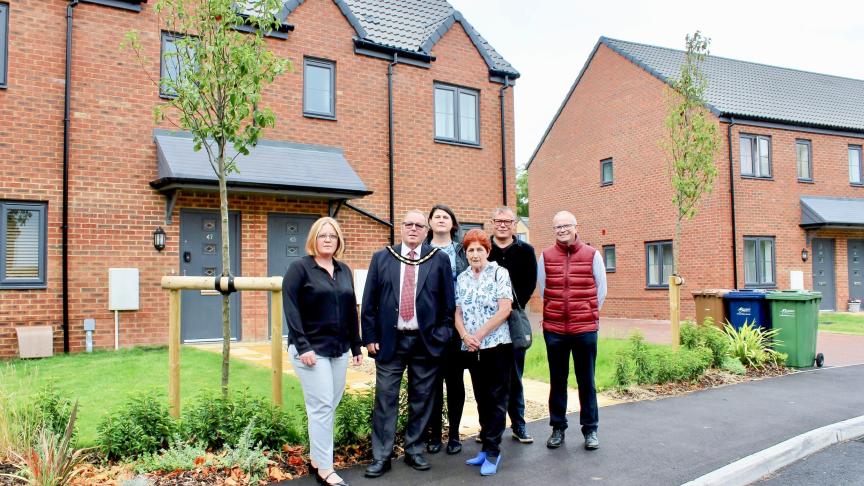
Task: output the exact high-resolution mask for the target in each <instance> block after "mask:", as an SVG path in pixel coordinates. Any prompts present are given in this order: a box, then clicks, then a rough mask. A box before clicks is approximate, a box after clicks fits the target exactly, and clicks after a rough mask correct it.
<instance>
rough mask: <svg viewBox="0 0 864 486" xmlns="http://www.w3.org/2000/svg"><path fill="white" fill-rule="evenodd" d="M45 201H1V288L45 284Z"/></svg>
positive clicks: (35, 286)
mask: <svg viewBox="0 0 864 486" xmlns="http://www.w3.org/2000/svg"><path fill="white" fill-rule="evenodd" d="M45 209H46V205H45V204H44V203H30V202H19V201H0V288H18V289H21V288H44V287H45V282H46V280H45V258H46V256H45V255H46V243H45V240H46V237H45V235H46V228H47V225H46V222H45Z"/></svg>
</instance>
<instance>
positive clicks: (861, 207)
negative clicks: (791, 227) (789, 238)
mask: <svg viewBox="0 0 864 486" xmlns="http://www.w3.org/2000/svg"><path fill="white" fill-rule="evenodd" d="M799 226H801V227H802V228H804V229H819V228H864V199H861V198H852V197H812V196H807V197H801V224H800V225H799Z"/></svg>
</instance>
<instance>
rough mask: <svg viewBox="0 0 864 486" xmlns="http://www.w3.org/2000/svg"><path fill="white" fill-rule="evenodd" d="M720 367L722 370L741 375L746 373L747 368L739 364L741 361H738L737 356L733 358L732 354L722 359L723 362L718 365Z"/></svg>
mask: <svg viewBox="0 0 864 486" xmlns="http://www.w3.org/2000/svg"><path fill="white" fill-rule="evenodd" d="M720 369H722V370H723V371H728V372H729V373H732V374H733V375H739V376H743V375H746V374H747V368H745V367H744V365H743V364H741V361H739V360H738V358H734V357H732V356H726V358H725V359H723V363H722V364H721V365H720Z"/></svg>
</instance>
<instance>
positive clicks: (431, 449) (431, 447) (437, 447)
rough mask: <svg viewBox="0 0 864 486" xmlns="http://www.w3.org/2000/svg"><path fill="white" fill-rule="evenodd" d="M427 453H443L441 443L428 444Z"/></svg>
mask: <svg viewBox="0 0 864 486" xmlns="http://www.w3.org/2000/svg"><path fill="white" fill-rule="evenodd" d="M426 452H428V453H429V454H438V453H439V452H441V442H440V441H439V442H430V443H428V444H426Z"/></svg>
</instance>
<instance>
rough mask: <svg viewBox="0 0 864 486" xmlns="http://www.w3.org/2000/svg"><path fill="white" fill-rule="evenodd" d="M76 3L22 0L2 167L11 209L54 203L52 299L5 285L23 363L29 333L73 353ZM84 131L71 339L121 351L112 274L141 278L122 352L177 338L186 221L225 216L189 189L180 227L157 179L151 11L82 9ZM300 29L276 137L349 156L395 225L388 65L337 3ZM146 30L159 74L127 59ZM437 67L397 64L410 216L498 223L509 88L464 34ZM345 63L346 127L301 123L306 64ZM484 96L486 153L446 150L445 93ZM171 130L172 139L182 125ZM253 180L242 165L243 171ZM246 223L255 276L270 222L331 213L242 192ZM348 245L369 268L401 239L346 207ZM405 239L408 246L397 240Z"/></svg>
mask: <svg viewBox="0 0 864 486" xmlns="http://www.w3.org/2000/svg"><path fill="white" fill-rule="evenodd" d="M65 7H66V2H64V1H62V0H50V1H43V0H12V1H11V2H10V24H9V25H10V49H9V88H8V89H5V90H0V150H2V151H3V153H4V154H7V153H8V154H10V160H13V161H14V163H13V164H9V163H7V164H2V165H0V199H12V200H38V201H47V202H48V217H49V221H48V225H49V250H48V253H49V255H48V289H47V290H23V291H11V290H0V357H2V356H11V355H13V354H15V353H17V345H16V344H15V334H14V326H18V325H31V324H38V323H47V324H51V325H54V326H55V329H56V330H55V350H57V351H59V350H61V349H62V347H61V342H62V340H61V339H62V334H61V331H60V328H59V326H60V325H61V323H62V307H61V302H62V301H61V293H62V292H61V272H60V265H61V249H60V244H61V239H60V229H59V227H60V218H61V191H62V142H63V140H62V128H63V76H64V71H63V70H64V55H65V54H64V50H65V10H66V8H65ZM74 18H75V20H74V22H75V24H74V31H73V32H74V34H73V39H74V48H73V49H74V52H73V71H72V130H71V140H72V144H71V151H70V230H69V235H70V245H71V246H70V259H69V268H70V289H71V290H70V327H71V332H70V342H71V346H72V350H73V351H79V350H81V349H83V346H84V338H83V324H82V320H83V319H84V318H87V317H92V318H95V319H96V320H97V332H96V345H97V347H108V346H111V345H113V322H112V321H113V314H112V313H111V312H110V311H108V309H107V307H108V306H107V298H108V295H107V281H108V275H107V274H108V271H107V269H108V268H110V267H118V266H122V267H127V266H129V267H138V268H139V269H140V276H141V281H140V285H141V287H140V289H141V291H140V302H141V310H139V311H134V312H124V313H122V315H121V345H123V346H129V345H134V344H145V343H164V342H165V340H166V336H167V294H166V293H165V292H164V291H163V290H161V289H160V288H159V280H160V278H161V277H162V276H163V275H170V274H176V273H177V270H178V268H179V254H178V240H179V224H180V220H179V211H180V209H181V208H191V207H196V208H211V209H217V208H218V204H217V198H216V195H215V194H208V193H184V194H183V195H182V196H181V197H180V198H179V200H178V201H177V205H176V206H175V208H174V223H173V224H172V225H168V226H166V225H165V221H164V211H165V199H164V197H163V196H161V195H160V194H158V193H157V192H155V191H153V190H152V189H151V188H150V186H149V182H150V181H152V180H153V179H155V178H156V177H157V167H156V153H155V146H154V143H153V134H152V131H153V128H155V127H156V125H154V122H153V116H152V109H153V107H154V106H155V105H156V104H158V103H159V102H160V101H161V100H160V98H159V97H158V90H157V88H156V87H155V86H154V85H153V84H152V83H151V82H150V80H149V79H148V75H149V76H150V77H152V78H153V79H156V78H158V76H159V52H160V29H159V20H158V19H157V18H156V17H155V15H154V13H153V11H152V5H150V4H147V5H145V6H144V11H143V12H141V13H138V14H135V13H129V12H124V11H120V10H117V9H111V8H105V7H101V6H96V5H92V4H80V5H79V6H77V7H76V8H75V13H74ZM288 22H290V23H292V24H294V25H295V27H296V29H295V31H293V32H292V33H290V34H289V39H288V40H287V41H283V40H277V39H269V40H268V43H269V46H270V48H272V49H273V50H274V51H275V52H276V53H277V54H278V55H280V56H283V57H286V58H289V59H291V60H292V61H293V63H294V72H291V73H287V74H285V75H283V76H281V77H280V78H279V79H278V80H277V81H276V82H275V83H274V84H273V85H272V86H270V87H269V88H268V89H267V91H266V96H265V99H266V103H267V104H268V105H269V106H270V107H272V108H273V109H274V111H275V112H276V115H277V124H276V127H274V128H272V129H270V130H268V131H267V133H266V134H265V138H268V139H276V140H286V141H291V142H297V143H311V144H318V145H329V146H337V147H341V148H343V149H344V152H345V158H346V159H347V160H348V161H349V163H350V164H351V165H352V167H353V168H354V170H355V171H356V172H357V173H358V175H359V176H360V178H361V179H362V180H363V182H364V183H365V184H366V186H367V188H368V189H370V190H372V191H374V194H373V195H371V196H367V197H366V198H363V199H361V200H355V201H354V204H356V205H357V206H359V207H362V208H364V209H366V210H368V211H370V212H372V213H374V214H376V215H378V216H379V217H381V218H382V219H387V218H388V210H389V199H388V177H387V167H388V160H387V76H386V72H387V62H386V61H384V60H381V59H373V58H369V57H366V56H359V55H355V54H354V52H353V43H352V37H353V36H354V35H355V32H354V30H353V29H352V28H351V26H350V24H348V22H347V20H346V19H345V18H344V16H343V15H342V13H341V12H340V11H339V9H338V8H337V7H336V6H335V4H333V2H331V1H329V0H307V1H306V2H304V3H303V4H302V5H301V6H299V7H298V8H297V9H296V10H295V11H294V12H293V13H292V14H291V15H290V17H289V19H288ZM133 29H135V30H138V31H139V32H140V37H141V41H142V45H143V48H144V52H145V56H146V57H147V59H148V61H147V63H148V67H147V73H145V72H143V70H142V69H141V67H140V66H139V65H138V64H137V62H136V61H135V59H134V57H133V55H132V53H131V52H128V51H120V49H119V44H120V42H121V41H122V39H123V36H124V34H125V32H127V31H130V30H133ZM433 53H434V54H435V56H436V57H437V60H436V61H435V62H434V63H432V65H431V68H430V69H422V68H418V67H413V66H408V65H402V64H400V65H398V66H396V67H395V75H394V78H393V80H394V91H395V102H394V109H395V134H396V137H395V148H396V150H395V162H396V174H395V185H396V188H395V194H396V204H395V205H396V214H397V216H396V218H397V222H398V221H401V215H402V213H403V212H404V211H405V210H407V209H411V208H420V209H423V210H425V209H426V208H429V207H430V206H432V205H433V204H434V203H437V202H443V203H446V204H449V205H451V207H453V209H454V210H455V211H456V214H457V215H458V216H459V218H460V219H461V220H463V221H471V222H484V221H486V220H488V219H489V214H490V213H491V210H492V209H493V208H494V207H496V206H498V205H500V204H501V199H502V196H501V167H500V165H501V144H500V140H501V138H500V118H499V116H500V114H499V105H498V102H499V100H498V90H499V88H500V86H501V85H499V84H496V83H491V82H489V71H488V67H487V66H486V64H485V62H484V61H483V60H482V58H481V57H480V55H479V54H478V53H477V51H476V49H475V48H474V46H473V44H472V43H471V41H470V39H469V38H468V36H467V34H466V33H465V31H464V30H463V29H462V27H461V25H460V24H458V23H457V24H455V25H454V26H453V27H452V28H451V29H450V31H449V32H448V33H447V34H446V35H445V36H444V37H443V38H442V39H441V40H440V41H439V42H438V44H437V45H436V46H435V48H434V49H433ZM304 56H312V57H319V58H325V59H329V60H332V61H335V63H336V83H337V87H336V90H337V91H336V116H337V118H338V120H336V121H332V120H320V119H312V118H305V117H303V116H302V111H303V108H302V106H303V104H302V86H303V57H304ZM434 81H440V82H445V83H452V84H457V85H462V86H467V87H471V88H475V89H478V90H479V91H480V93H481V94H480V117H481V119H480V126H481V133H480V143H481V148H468V147H460V146H452V145H445V144H440V143H435V142H434V140H433V135H434V133H433V128H434V120H433V113H432V107H433V98H432V96H433V82H434ZM505 96H506V98H505V99H506V103H507V113H506V117H507V131H508V133H507V140H508V147H507V152H508V161H509V164H508V165H509V167H508V185H507V187H508V192H509V194H508V198H509V200H510V201H511V202H512V201H514V200H515V181H514V179H513V175H514V173H515V164H514V159H515V156H514V145H513V140H514V132H513V92H512V89H509V90H507V92H506V95H505ZM161 127H162V128H169V129H173V128H174V127H173V126H172V125H170V124H169V123H164V124H162V125H161ZM240 169H241V170H242V167H241V168H240ZM229 204H230V209H231V210H236V211H240V212H241V221H242V223H241V225H242V229H241V240H242V244H241V251H242V254H241V261H242V263H241V267H242V274H243V275H245V276H255V275H265V274H266V270H267V253H266V249H267V234H266V233H267V230H266V228H267V226H266V222H267V214H268V213H270V212H278V213H298V214H322V215H323V214H325V213H326V211H327V207H326V203H324V202H321V201H309V200H298V199H296V198H285V197H272V196H248V195H235V196H232V197H231V198H230V203H229ZM339 220H340V222H342V224H343V228H344V230H345V232H346V234H347V238H348V241H347V246H348V252H347V254H346V260H347V262H348V263H349V264H350V265H351V266H352V267H354V268H365V267H366V265H367V264H368V263H367V262H368V259H369V257H370V256H371V253H372V252H373V251H374V250H375V249H377V248H379V247H381V245H383V244H385V243H387V242H388V239H389V230H388V229H387V228H385V227H383V226H381V225H379V224H377V223H375V222H373V221H371V220H369V219H368V218H366V217H363V216H361V215H359V214H358V213H356V212H353V211H351V210H349V209H347V208H343V209H342V210H341V212H340V213H339ZM157 226H162V227H163V228H164V229H165V231H166V233H167V247H166V248H165V250H164V251H162V252H161V253H160V252H156V251H155V250H154V249H153V246H152V232H153V230H154V229H155V228H156V227H157ZM398 234H399V232H398V229H397V238H398ZM267 312H268V311H267V304H266V296H265V295H264V294H263V293H260V294H256V293H249V294H244V296H243V305H242V317H241V320H242V326H243V336H244V339H265V338H266V336H267Z"/></svg>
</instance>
